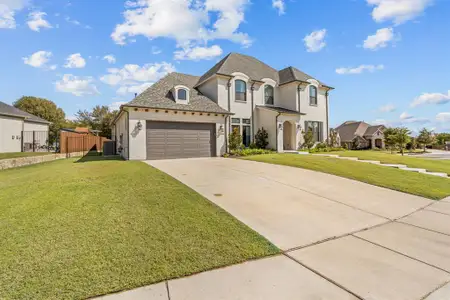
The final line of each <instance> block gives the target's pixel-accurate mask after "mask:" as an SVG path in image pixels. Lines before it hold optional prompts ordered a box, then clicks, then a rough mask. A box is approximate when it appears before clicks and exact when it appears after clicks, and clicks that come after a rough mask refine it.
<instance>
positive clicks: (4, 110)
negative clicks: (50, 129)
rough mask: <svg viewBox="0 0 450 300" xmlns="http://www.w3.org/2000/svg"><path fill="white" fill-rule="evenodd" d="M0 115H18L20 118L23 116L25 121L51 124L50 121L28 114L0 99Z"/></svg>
mask: <svg viewBox="0 0 450 300" xmlns="http://www.w3.org/2000/svg"><path fill="white" fill-rule="evenodd" d="M0 115H7V116H13V117H20V118H24V119H25V121H30V122H36V123H44V124H51V122H49V121H47V120H44V119H41V118H39V117H37V116H35V115H32V114H29V113H27V112H25V111H23V110H20V109H18V108H15V107H14V106H11V105H9V104H6V103H4V102H1V101H0Z"/></svg>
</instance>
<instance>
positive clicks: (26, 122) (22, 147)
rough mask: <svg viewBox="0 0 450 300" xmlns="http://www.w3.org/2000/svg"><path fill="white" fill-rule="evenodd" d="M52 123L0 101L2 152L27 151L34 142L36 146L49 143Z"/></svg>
mask: <svg viewBox="0 0 450 300" xmlns="http://www.w3.org/2000/svg"><path fill="white" fill-rule="evenodd" d="M50 124H51V122H48V121H46V120H44V119H41V118H39V117H36V116H34V115H32V114H29V113H27V112H24V111H22V110H20V109H17V108H15V107H14V106H11V105H8V104H6V103H3V102H0V153H5V152H22V151H27V150H29V149H28V148H29V147H28V146H29V145H33V144H34V145H35V146H36V147H39V146H41V145H47V143H48V127H49V125H50ZM33 137H34V140H33ZM33 142H34V143H33ZM27 147H28V148H27ZM35 150H36V149H35ZM31 151H32V149H31Z"/></svg>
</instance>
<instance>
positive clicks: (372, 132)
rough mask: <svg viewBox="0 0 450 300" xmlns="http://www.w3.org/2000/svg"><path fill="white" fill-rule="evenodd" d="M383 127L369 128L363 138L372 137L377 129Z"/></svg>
mask: <svg viewBox="0 0 450 300" xmlns="http://www.w3.org/2000/svg"><path fill="white" fill-rule="evenodd" d="M383 127H384V126H383V125H375V126H369V128H367V130H366V132H365V133H364V136H372V135H374V133H375V132H377V131H378V129H380V128H383Z"/></svg>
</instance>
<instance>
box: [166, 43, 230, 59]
mask: <svg viewBox="0 0 450 300" xmlns="http://www.w3.org/2000/svg"><path fill="white" fill-rule="evenodd" d="M222 53H223V51H222V48H220V46H218V45H214V46H211V47H209V48H208V47H194V48H186V49H182V50H178V51H175V52H174V54H175V57H174V58H175V60H201V59H206V60H210V59H213V58H215V57H217V56H220V55H222Z"/></svg>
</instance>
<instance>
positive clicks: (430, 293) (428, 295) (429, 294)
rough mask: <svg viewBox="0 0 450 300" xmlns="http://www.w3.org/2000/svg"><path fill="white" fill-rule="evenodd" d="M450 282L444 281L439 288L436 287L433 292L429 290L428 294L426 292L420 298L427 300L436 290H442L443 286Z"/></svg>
mask: <svg viewBox="0 0 450 300" xmlns="http://www.w3.org/2000/svg"><path fill="white" fill-rule="evenodd" d="M449 283H450V280H449V281H446V282H444V283H443V284H441V285H439V286H438V287H437V288H435V289H434V290H432V291H431V292H429V293H428V294H425V296H423V297H422V298H420V299H419V300H426V299H427V298H428V297H430V296H431V295H432V294H433V293H434V292H437V291H438V290H440V289H441V288H443V287H444V286H446V285H447V284H449Z"/></svg>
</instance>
